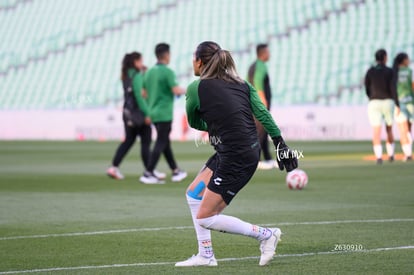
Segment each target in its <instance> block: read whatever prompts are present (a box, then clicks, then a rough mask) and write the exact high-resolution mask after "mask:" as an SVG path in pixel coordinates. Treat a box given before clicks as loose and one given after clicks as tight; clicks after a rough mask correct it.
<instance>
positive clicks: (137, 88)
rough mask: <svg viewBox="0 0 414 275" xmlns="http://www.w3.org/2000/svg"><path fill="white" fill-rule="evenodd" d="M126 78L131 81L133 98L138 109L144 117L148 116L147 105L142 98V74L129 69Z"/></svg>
mask: <svg viewBox="0 0 414 275" xmlns="http://www.w3.org/2000/svg"><path fill="white" fill-rule="evenodd" d="M128 77H129V78H131V79H132V91H133V92H134V97H135V100H136V102H137V105H138V108H139V109H140V110H141V111H142V112H143V113H144V115H145V116H148V115H149V112H148V105H147V102H146V101H145V99H144V98H143V97H142V85H143V76H142V74H141V73H140V72H137V71H136V70H134V69H129V70H128Z"/></svg>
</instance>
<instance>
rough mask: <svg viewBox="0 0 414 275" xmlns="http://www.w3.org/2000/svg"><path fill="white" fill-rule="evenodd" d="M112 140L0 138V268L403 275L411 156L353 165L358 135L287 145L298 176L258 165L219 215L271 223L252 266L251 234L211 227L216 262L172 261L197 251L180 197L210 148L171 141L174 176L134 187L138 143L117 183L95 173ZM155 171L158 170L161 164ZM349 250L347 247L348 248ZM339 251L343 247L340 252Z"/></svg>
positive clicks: (359, 150) (413, 219)
mask: <svg viewBox="0 0 414 275" xmlns="http://www.w3.org/2000/svg"><path fill="white" fill-rule="evenodd" d="M117 145H118V144H117V143H115V142H103V143H98V142H25V141H21V142H5V141H3V142H0V274H10V272H15V273H16V274H20V273H23V272H33V273H35V274H52V273H53V274H344V273H345V274H412V272H413V271H414V169H413V168H414V163H403V162H400V161H396V162H394V163H388V162H384V164H383V165H382V166H378V165H375V164H374V163H373V162H368V161H364V160H363V157H364V156H365V155H369V154H371V145H370V143H369V142H368V141H366V142H291V143H290V145H291V147H292V148H295V149H298V150H303V154H304V158H303V159H301V160H300V165H301V167H302V169H304V170H305V171H306V172H307V173H308V175H309V184H308V186H307V187H306V188H305V189H304V190H302V191H292V190H289V189H288V188H287V187H286V185H285V182H284V179H285V175H286V174H285V172H280V171H278V170H275V169H274V170H272V171H257V172H256V174H255V176H254V177H253V179H252V180H251V182H250V183H249V184H248V185H247V186H246V187H245V188H244V189H243V190H242V191H241V192H240V193H239V195H238V196H237V198H236V199H235V200H234V201H233V202H232V204H231V205H230V206H229V207H228V208H227V209H226V210H225V213H227V214H229V215H235V216H237V217H239V218H241V219H244V220H246V221H249V222H252V223H257V224H265V225H266V224H268V225H278V226H279V227H280V228H281V229H282V232H283V233H284V235H282V242H280V244H279V246H278V250H277V256H276V257H275V259H274V260H273V261H272V263H271V264H270V265H269V266H266V267H259V266H258V256H259V245H258V242H257V241H256V240H254V239H250V238H247V237H242V236H235V235H230V234H223V233H218V232H213V244H214V249H215V254H216V258H217V259H218V260H219V266H218V267H216V268H214V267H211V268H206V267H204V268H201V267H199V268H175V267H174V263H175V262H176V261H180V260H184V259H186V258H188V257H190V256H191V255H192V254H195V253H196V252H197V247H196V240H195V233H194V231H193V229H192V227H191V225H192V222H191V217H190V214H189V210H188V208H187V206H186V201H185V196H184V192H185V189H186V187H187V185H188V184H189V182H190V181H191V180H192V179H193V177H194V176H195V175H196V173H197V171H198V170H199V169H200V168H201V166H202V164H203V163H204V162H205V160H206V159H207V158H208V156H209V155H210V154H212V152H213V151H212V148H211V147H210V146H208V145H201V146H199V147H197V146H196V145H195V144H194V143H193V142H188V143H174V151H175V154H176V158H177V160H178V163H179V165H180V166H181V167H182V168H183V169H186V170H187V171H188V172H189V177H188V179H186V180H185V181H184V182H182V183H171V182H168V181H167V184H165V185H156V186H147V185H142V184H140V183H139V182H138V177H139V175H140V174H141V172H142V165H141V163H140V161H139V159H138V150H139V144H136V145H135V147H133V149H132V151H131V152H130V153H129V155H128V156H127V158H126V159H125V160H124V162H123V164H122V166H121V170H122V171H123V173H124V174H125V176H126V179H125V180H123V181H115V180H111V179H109V178H107V176H106V175H105V169H106V168H107V166H108V164H109V163H110V159H111V157H112V154H113V153H114V150H115V148H116V146H117ZM159 170H163V171H167V168H166V165H165V161H164V160H163V159H162V160H161V162H160V167H159ZM356 249H357V250H358V251H353V250H356ZM344 250H345V251H344Z"/></svg>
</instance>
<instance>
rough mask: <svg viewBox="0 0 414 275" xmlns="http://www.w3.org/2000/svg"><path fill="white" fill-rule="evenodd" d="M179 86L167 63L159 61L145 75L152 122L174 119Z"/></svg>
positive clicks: (145, 86)
mask: <svg viewBox="0 0 414 275" xmlns="http://www.w3.org/2000/svg"><path fill="white" fill-rule="evenodd" d="M175 86H178V83H177V80H176V77H175V73H174V72H173V70H171V69H170V68H168V67H167V66H166V65H165V64H161V63H157V64H156V65H155V66H154V67H152V68H151V69H149V70H148V71H147V72H146V73H145V76H144V88H145V89H146V90H147V93H148V103H149V114H150V117H151V120H152V122H154V123H156V122H169V121H172V120H173V105H174V94H173V91H172V88H173V87H175Z"/></svg>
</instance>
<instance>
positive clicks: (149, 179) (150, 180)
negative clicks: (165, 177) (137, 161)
mask: <svg viewBox="0 0 414 275" xmlns="http://www.w3.org/2000/svg"><path fill="white" fill-rule="evenodd" d="M139 180H140V181H141V183H143V184H164V182H163V181H162V180H160V179H159V178H157V177H156V176H155V175H154V173H151V172H148V171H146V172H144V175H142V176H141V177H140V178H139Z"/></svg>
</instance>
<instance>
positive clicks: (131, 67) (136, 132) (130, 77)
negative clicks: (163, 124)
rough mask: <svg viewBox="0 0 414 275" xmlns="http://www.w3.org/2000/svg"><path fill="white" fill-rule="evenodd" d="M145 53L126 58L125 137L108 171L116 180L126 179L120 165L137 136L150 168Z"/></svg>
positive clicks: (123, 67)
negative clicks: (145, 92)
mask: <svg viewBox="0 0 414 275" xmlns="http://www.w3.org/2000/svg"><path fill="white" fill-rule="evenodd" d="M144 69H145V66H144V65H143V60H142V55H141V54H140V53H137V52H133V53H130V54H126V55H125V56H124V59H123V60H122V70H121V79H122V85H123V88H124V112H123V116H122V119H123V121H124V128H125V140H124V141H123V142H122V143H121V144H120V145H119V147H118V149H117V150H116V153H115V156H114V157H113V159H112V166H111V167H109V168H108V170H107V171H106V173H107V175H108V176H110V177H112V178H114V179H119V180H121V179H123V178H124V176H123V175H122V173H121V171H120V170H119V165H120V164H121V161H122V160H123V158H124V157H125V155H126V154H127V153H128V151H129V149H131V147H132V145H133V144H134V143H135V140H136V138H137V136H139V137H140V138H141V159H142V163H143V164H144V167H145V170H147V169H148V159H149V154H150V145H151V126H150V125H151V120H150V118H149V112H148V106H147V103H146V101H145V100H144V99H143V98H142V81H143V75H142V71H143V70H144ZM133 116H134V117H133Z"/></svg>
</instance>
